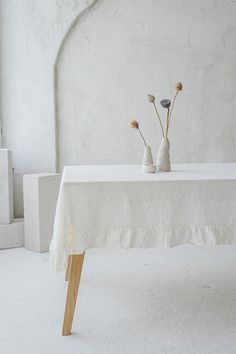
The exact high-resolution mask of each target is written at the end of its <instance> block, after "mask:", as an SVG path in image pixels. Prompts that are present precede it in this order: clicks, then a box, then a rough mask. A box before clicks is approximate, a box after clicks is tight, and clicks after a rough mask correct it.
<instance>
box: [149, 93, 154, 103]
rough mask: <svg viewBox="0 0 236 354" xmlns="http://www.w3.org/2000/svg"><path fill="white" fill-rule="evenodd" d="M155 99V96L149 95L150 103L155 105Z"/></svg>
mask: <svg viewBox="0 0 236 354" xmlns="http://www.w3.org/2000/svg"><path fill="white" fill-rule="evenodd" d="M155 99H156V98H155V96H153V95H148V101H149V102H151V103H154V101H155Z"/></svg>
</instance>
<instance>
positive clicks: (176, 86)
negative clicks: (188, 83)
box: [175, 82, 183, 92]
mask: <svg viewBox="0 0 236 354" xmlns="http://www.w3.org/2000/svg"><path fill="white" fill-rule="evenodd" d="M175 88H176V91H178V92H179V91H182V89H183V85H182V84H181V82H177V84H176V85H175Z"/></svg>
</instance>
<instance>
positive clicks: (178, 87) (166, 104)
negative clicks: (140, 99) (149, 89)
mask: <svg viewBox="0 0 236 354" xmlns="http://www.w3.org/2000/svg"><path fill="white" fill-rule="evenodd" d="M182 89H183V86H182V84H181V82H177V84H176V85H175V95H174V98H173V101H172V104H171V101H170V100H169V99H164V100H161V102H160V104H161V106H162V107H163V108H165V109H167V113H166V128H165V130H164V127H163V124H162V121H161V117H160V114H159V112H158V110H157V107H156V104H155V100H156V98H155V96H153V95H148V101H149V102H150V103H152V104H153V106H154V109H155V112H156V115H157V118H158V121H159V124H160V127H161V132H162V137H163V138H166V139H167V138H168V132H169V127H170V120H171V115H172V111H173V108H174V104H175V100H176V97H177V95H178V93H179V92H180V91H182Z"/></svg>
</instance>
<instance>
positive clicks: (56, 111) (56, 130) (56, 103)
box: [53, 0, 99, 172]
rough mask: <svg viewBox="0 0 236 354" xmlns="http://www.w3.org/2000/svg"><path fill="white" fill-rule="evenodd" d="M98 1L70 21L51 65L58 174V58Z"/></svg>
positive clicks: (57, 167)
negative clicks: (77, 27)
mask: <svg viewBox="0 0 236 354" xmlns="http://www.w3.org/2000/svg"><path fill="white" fill-rule="evenodd" d="M98 1H99V0H92V1H91V2H90V3H89V4H88V5H87V6H86V7H85V8H84V9H83V10H82V11H81V12H80V13H78V14H77V15H76V16H75V17H74V18H73V20H72V21H71V23H70V25H69V27H68V28H67V30H66V32H65V34H64V36H63V38H62V41H61V43H60V45H59V48H58V50H57V54H56V58H55V61H54V65H53V100H54V150H55V163H54V169H55V172H59V165H58V122H57V114H58V101H57V65H58V61H59V58H60V55H61V53H62V51H63V48H64V45H65V43H66V41H67V39H68V37H69V36H70V34H71V32H72V31H73V29H74V27H75V26H76V24H77V22H78V21H79V20H80V19H81V18H83V17H84V16H85V15H86V14H87V13H88V12H89V11H90V10H92V9H93V7H94V6H95V5H96V4H97V2H98Z"/></svg>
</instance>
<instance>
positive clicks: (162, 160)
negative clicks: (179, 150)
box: [156, 138, 170, 172]
mask: <svg viewBox="0 0 236 354" xmlns="http://www.w3.org/2000/svg"><path fill="white" fill-rule="evenodd" d="M156 168H157V171H160V172H169V171H170V143H169V140H168V139H167V138H163V139H162V141H161V145H160V147H159V150H158V153H157V166H156Z"/></svg>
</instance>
